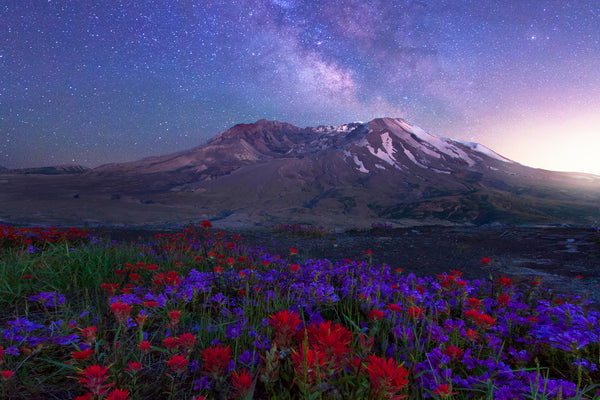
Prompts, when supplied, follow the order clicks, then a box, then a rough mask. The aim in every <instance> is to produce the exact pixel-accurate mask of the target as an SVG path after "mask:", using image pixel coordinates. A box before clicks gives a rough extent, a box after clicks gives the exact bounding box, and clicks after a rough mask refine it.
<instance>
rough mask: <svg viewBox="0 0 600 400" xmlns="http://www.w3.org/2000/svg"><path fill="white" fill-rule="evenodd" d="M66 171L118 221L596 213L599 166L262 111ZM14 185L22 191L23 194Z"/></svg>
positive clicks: (406, 127) (77, 190) (575, 218)
mask: <svg viewBox="0 0 600 400" xmlns="http://www.w3.org/2000/svg"><path fill="white" fill-rule="evenodd" d="M60 179H64V182H61V184H62V185H63V188H62V189H61V190H62V193H67V192H69V191H70V193H73V194H72V196H73V197H74V198H76V199H79V200H81V199H85V198H89V199H93V201H94V202H95V204H96V203H97V204H98V206H94V207H104V208H103V211H104V213H105V214H109V215H113V214H115V216H114V217H111V218H110V219H111V220H114V219H116V220H119V221H125V220H127V221H129V220H135V221H139V220H150V221H154V220H158V219H162V220H165V219H169V218H174V219H177V220H182V219H187V220H193V219H202V218H207V219H213V220H221V221H222V222H228V223H232V224H235V223H239V224H250V225H252V224H268V223H276V222H277V223H279V222H299V223H325V222H327V223H330V224H348V223H350V222H352V223H355V224H361V225H365V224H370V223H371V222H378V221H392V222H393V221H395V222H397V223H405V222H402V221H409V220H410V221H421V222H424V221H430V222H432V223H461V224H462V223H468V224H472V223H474V224H486V223H493V222H502V223H521V222H524V223H530V222H533V223H553V222H557V223H571V222H576V223H588V222H589V221H593V220H600V207H599V206H598V204H597V199H598V198H600V176H595V175H586V174H580V173H577V174H572V173H564V172H554V171H547V170H540V169H535V168H530V167H527V166H524V165H521V164H519V163H517V162H515V161H513V160H510V159H508V158H505V157H503V156H501V155H500V154H498V153H496V152H494V151H493V150H491V149H489V148H487V147H485V146H483V145H481V144H478V143H470V142H464V141H458V140H453V139H449V138H445V137H442V136H438V135H435V134H431V133H428V132H425V131H424V130H422V129H420V128H419V127H417V126H415V125H413V124H410V123H409V122H407V121H405V120H403V119H400V118H378V119H374V120H372V121H370V122H368V123H363V122H353V123H349V124H345V125H340V126H318V127H307V128H299V127H296V126H293V125H291V124H287V123H284V122H278V121H267V120H259V121H257V122H256V123H253V124H237V125H235V126H233V127H232V128H230V129H227V130H225V131H222V132H220V133H218V134H217V135H216V136H214V137H213V138H211V139H210V140H208V141H207V142H206V143H205V144H202V145H200V146H197V147H194V148H192V149H189V150H185V151H180V152H176V153H172V154H167V155H163V156H155V157H148V158H144V159H141V160H138V161H132V162H127V163H118V164H107V165H104V166H100V167H97V168H94V169H91V170H86V171H84V172H83V173H80V174H77V175H73V176H71V177H67V176H65V177H63V178H60ZM57 182H58V181H57ZM42 183H44V182H42ZM37 190H38V191H37V192H36V195H37V194H38V193H40V192H44V191H45V192H46V194H45V195H44V196H45V198H46V199H52V198H54V199H57V200H56V201H58V200H59V198H58V197H57V194H56V193H53V192H52V190H51V189H50V188H48V189H44V185H43V184H41V185H40V184H39V183H38V184H37ZM15 193H16V194H15V196H16V197H15V198H18V197H19V196H18V194H19V193H20V192H19V191H18V190H16V191H15ZM32 195H33V194H32ZM64 196H66V195H64ZM63 200H64V203H65V204H67V203H69V205H68V206H67V205H65V209H68V210H71V211H73V210H77V215H79V217H78V218H88V215H89V214H90V211H85V210H84V208H85V207H82V203H84V202H82V201H79V203H77V202H73V201H67V200H66V199H65V198H61V199H60V201H61V202H62V201H63ZM71 203H73V204H71ZM61 204H62V203H61ZM15 207H16V208H18V207H19V206H18V205H17V204H16V201H15ZM39 207H42V208H44V207H46V206H45V205H43V204H40V205H39ZM46 208H48V207H46ZM90 209H93V207H90ZM116 210H121V212H119V213H117V211H116ZM54 212H55V211H54ZM159 214H160V217H159V216H158V215H159ZM133 215H135V216H136V217H135V218H132V216H133ZM1 216H2V215H1V214H0V217H1ZM96 218H98V217H96Z"/></svg>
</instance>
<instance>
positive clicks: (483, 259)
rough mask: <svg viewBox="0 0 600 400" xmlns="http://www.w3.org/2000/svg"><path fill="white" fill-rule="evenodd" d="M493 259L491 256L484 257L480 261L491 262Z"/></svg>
mask: <svg viewBox="0 0 600 400" xmlns="http://www.w3.org/2000/svg"><path fill="white" fill-rule="evenodd" d="M491 261H492V260H491V259H490V258H489V257H483V258H482V259H481V260H479V262H481V263H483V264H489V263H490V262H491Z"/></svg>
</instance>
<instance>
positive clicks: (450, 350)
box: [444, 344, 463, 360]
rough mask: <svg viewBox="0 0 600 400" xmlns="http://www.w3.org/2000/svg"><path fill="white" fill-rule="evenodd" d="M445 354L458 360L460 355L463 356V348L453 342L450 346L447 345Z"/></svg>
mask: <svg viewBox="0 0 600 400" xmlns="http://www.w3.org/2000/svg"><path fill="white" fill-rule="evenodd" d="M444 354H445V355H447V356H448V357H450V358H451V359H453V360H458V359H459V358H460V357H462V355H463V350H462V349H461V348H460V347H456V346H455V345H453V344H451V345H450V346H448V347H446V350H444Z"/></svg>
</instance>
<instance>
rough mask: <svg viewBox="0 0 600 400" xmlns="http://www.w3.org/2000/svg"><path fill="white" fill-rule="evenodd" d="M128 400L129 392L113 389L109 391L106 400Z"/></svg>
mask: <svg viewBox="0 0 600 400" xmlns="http://www.w3.org/2000/svg"><path fill="white" fill-rule="evenodd" d="M128 398H129V390H120V389H114V390H113V391H111V392H110V393H109V394H108V396H106V400H127V399H128Z"/></svg>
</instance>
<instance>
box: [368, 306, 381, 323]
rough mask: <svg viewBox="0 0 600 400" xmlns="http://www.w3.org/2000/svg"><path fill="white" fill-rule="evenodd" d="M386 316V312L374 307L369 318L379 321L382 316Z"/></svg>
mask: <svg viewBox="0 0 600 400" xmlns="http://www.w3.org/2000/svg"><path fill="white" fill-rule="evenodd" d="M383 317H385V313H384V312H383V311H381V310H378V309H373V310H371V312H370V313H369V318H370V319H372V320H374V321H377V320H380V319H381V318H383Z"/></svg>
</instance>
